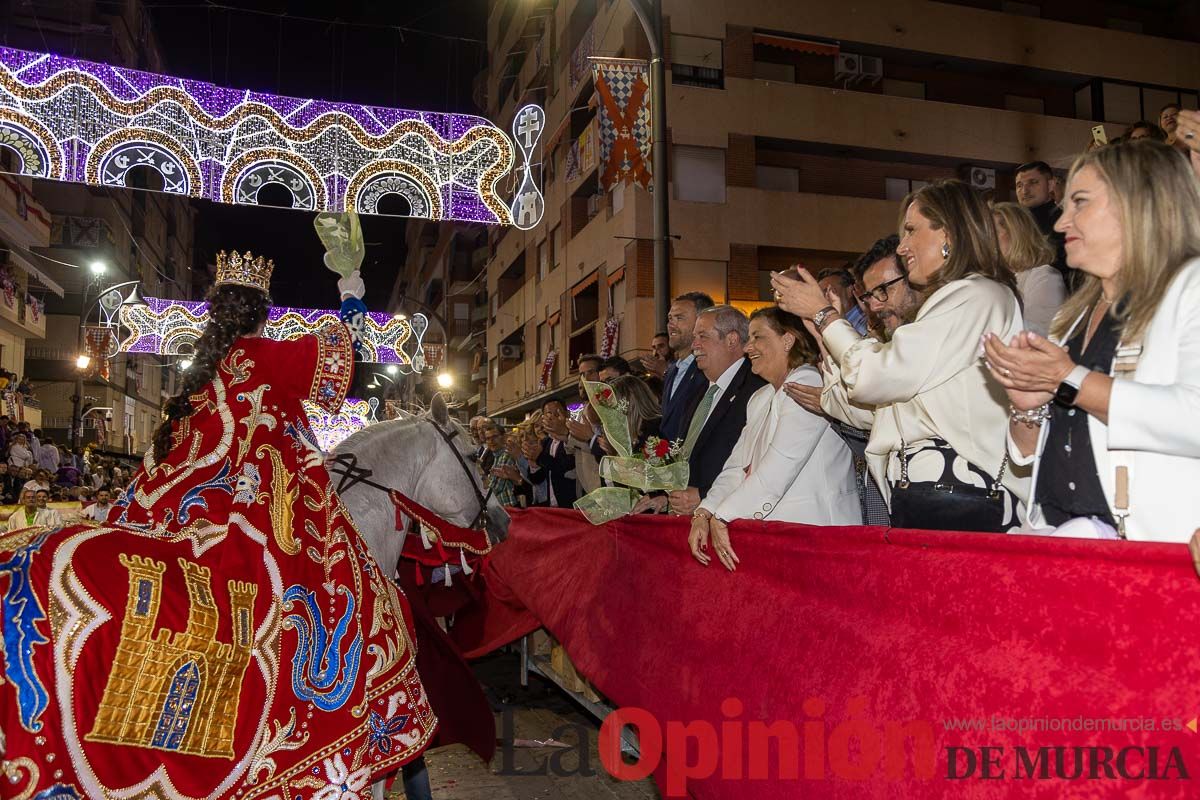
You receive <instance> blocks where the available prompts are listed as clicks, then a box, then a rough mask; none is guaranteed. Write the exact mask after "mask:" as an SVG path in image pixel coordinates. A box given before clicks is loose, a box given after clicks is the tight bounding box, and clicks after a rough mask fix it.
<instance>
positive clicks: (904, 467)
mask: <svg viewBox="0 0 1200 800" xmlns="http://www.w3.org/2000/svg"><path fill="white" fill-rule="evenodd" d="M892 417H893V418H894V419H895V420H896V432H897V433H899V434H900V453H899V456H900V482H899V483H897V484H896V486H897V488H900V489H907V488H908V487H909V482H908V445H907V444H906V443H905V441H904V430H903V429H902V428H901V427H900V414H899V412H897V411H896V405H895V403H893V404H892ZM1007 470H1008V447H1005V448H1004V458H1002V459H1001V460H1000V469H999V470H997V472H996V480H995V482H994V483H993V484H992V487H991V489H990V490H989V492H988V496H989V497H993V498H995V497H999V496H1000V487H1001V486H1002V485H1003V481H1004V473H1005V472H1006V471H1007Z"/></svg>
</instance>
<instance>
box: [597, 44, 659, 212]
mask: <svg viewBox="0 0 1200 800" xmlns="http://www.w3.org/2000/svg"><path fill="white" fill-rule="evenodd" d="M592 72H593V74H594V77H595V82H596V96H597V97H598V99H599V101H600V114H599V119H600V185H601V186H602V187H603V188H604V190H605V191H611V190H612V188H613V187H614V186H616V185H617V184H618V183H625V184H629V183H633V182H636V183H638V184H639V185H640V186H641V187H642V188H643V189H649V188H650V178H651V174H650V173H651V155H650V151H651V141H650V65H649V64H648V63H646V62H645V61H636V60H630V59H622V58H616V59H592Z"/></svg>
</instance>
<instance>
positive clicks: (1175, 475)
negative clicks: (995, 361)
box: [1009, 259, 1200, 542]
mask: <svg viewBox="0 0 1200 800" xmlns="http://www.w3.org/2000/svg"><path fill="white" fill-rule="evenodd" d="M1076 324H1078V322H1077V323H1076ZM1048 432H1049V426H1048V425H1043V426H1042V431H1041V435H1040V436H1039V438H1038V446H1037V450H1036V452H1035V455H1033V456H1026V457H1021V456H1020V454H1019V453H1018V452H1017V450H1016V448H1015V447H1014V446H1012V443H1011V440H1010V443H1009V450H1010V453H1011V454H1012V455H1013V461H1014V462H1016V463H1026V464H1027V463H1029V462H1030V461H1032V462H1034V467H1033V485H1034V486H1035V487H1036V486H1037V478H1038V462H1039V461H1040V460H1041V458H1040V457H1041V454H1042V450H1043V449H1044V448H1045V446H1046V435H1047V433H1048ZM1088 432H1089V433H1090V435H1091V440H1092V455H1093V456H1094V457H1095V459H1096V470H1097V473H1098V474H1099V476H1100V485H1101V486H1102V487H1103V488H1104V496H1105V497H1106V498H1107V499H1108V505H1109V508H1111V509H1112V512H1113V515H1114V516H1117V515H1118V511H1119V509H1118V508H1117V507H1116V502H1115V500H1116V469H1117V467H1119V466H1125V467H1126V468H1127V469H1128V474H1129V507H1128V512H1129V516H1128V517H1127V518H1126V520H1125V535H1126V538H1129V539H1137V540H1143V541H1160V542H1186V541H1187V540H1188V539H1189V538H1191V535H1192V532H1193V531H1195V530H1196V529H1197V528H1200V259H1193V260H1192V261H1190V262H1189V263H1188V264H1187V265H1186V266H1185V267H1184V268H1183V269H1182V270H1181V271H1180V273H1179V275H1177V276H1176V278H1175V280H1174V282H1173V283H1172V284H1171V286H1170V288H1168V289H1167V292H1166V294H1165V295H1164V296H1163V300H1162V303H1161V304H1160V305H1159V307H1158V311H1157V312H1155V314H1154V319H1153V320H1152V321H1151V322H1150V326H1149V328H1147V329H1146V334H1145V336H1143V337H1142V353H1141V357H1140V359H1139V360H1138V362H1137V370H1136V371H1135V372H1134V374H1133V379H1132V380H1130V379H1128V378H1114V379H1113V385H1112V394H1111V395H1110V398H1109V401H1108V424H1107V425H1105V424H1104V423H1102V422H1100V421H1099V420H1098V419H1096V418H1095V417H1092V416H1089V417H1088ZM1027 521H1028V523H1029V525H1030V527H1033V528H1044V527H1046V522H1045V519H1044V518H1043V517H1042V510H1041V507H1040V506H1039V505H1036V504H1033V503H1031V504H1030V508H1029V514H1028V520H1027Z"/></svg>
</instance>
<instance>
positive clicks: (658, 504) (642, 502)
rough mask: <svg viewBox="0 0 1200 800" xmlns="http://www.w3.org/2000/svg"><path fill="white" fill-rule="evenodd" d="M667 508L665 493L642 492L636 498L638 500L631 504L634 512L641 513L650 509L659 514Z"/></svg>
mask: <svg viewBox="0 0 1200 800" xmlns="http://www.w3.org/2000/svg"><path fill="white" fill-rule="evenodd" d="M666 510H667V496H666V495H665V494H654V495H650V494H644V495H642V496H641V497H639V498H638V501H637V502H636V503H634V504H633V512H632V513H634V514H642V513H645V512H647V511H650V512H652V513H654V514H661V513H662V512H664V511H666Z"/></svg>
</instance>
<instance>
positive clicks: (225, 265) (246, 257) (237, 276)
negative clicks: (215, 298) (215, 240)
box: [217, 250, 275, 292]
mask: <svg viewBox="0 0 1200 800" xmlns="http://www.w3.org/2000/svg"><path fill="white" fill-rule="evenodd" d="M274 269H275V262H274V261H270V260H266V259H264V258H263V257H262V256H259V257H258V258H255V257H254V254H253V253H251V252H250V251H249V250H247V251H246V252H245V253H239V252H238V251H236V250H234V251H233V253H231V254H230V255H228V256H226V254H225V251H224V250H222V251H221V252H219V253H217V285H218V286H221V285H223V284H234V285H236V286H249V287H250V288H251V289H258V290H259V291H262V292H267V291H268V290H269V289H270V287H271V272H272V270H274Z"/></svg>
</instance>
